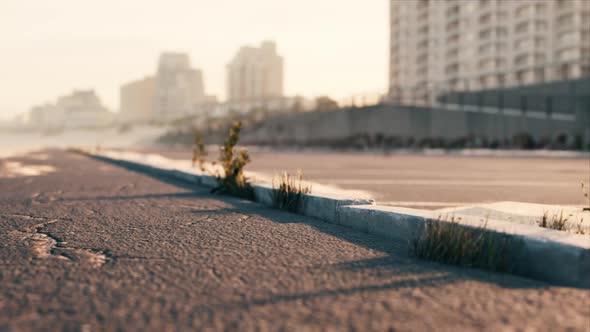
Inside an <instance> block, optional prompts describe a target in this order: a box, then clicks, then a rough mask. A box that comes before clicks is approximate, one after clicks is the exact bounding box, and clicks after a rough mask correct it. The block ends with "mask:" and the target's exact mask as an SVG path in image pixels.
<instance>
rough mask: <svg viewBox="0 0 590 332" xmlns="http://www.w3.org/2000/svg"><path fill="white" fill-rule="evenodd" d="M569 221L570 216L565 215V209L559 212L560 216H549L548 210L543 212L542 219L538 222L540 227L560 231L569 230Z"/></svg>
mask: <svg viewBox="0 0 590 332" xmlns="http://www.w3.org/2000/svg"><path fill="white" fill-rule="evenodd" d="M567 221H568V217H564V216H563V211H561V212H560V213H559V217H558V216H557V214H554V215H552V216H551V218H549V214H548V213H547V212H545V213H543V216H542V217H541V220H539V221H538V222H537V224H538V225H539V227H543V228H549V229H555V230H558V231H566V230H567Z"/></svg>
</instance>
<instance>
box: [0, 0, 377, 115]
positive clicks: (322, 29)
mask: <svg viewBox="0 0 590 332" xmlns="http://www.w3.org/2000/svg"><path fill="white" fill-rule="evenodd" d="M387 20H388V1H387V0H292V1H280V0H248V1H245V0H232V1H230V0H210V1H205V0H192V1H191V0H187V1H178V0H166V1H151V0H141V1H140V0H100V1H86V0H51V1H44V0H0V77H1V79H0V117H3V118H6V117H9V116H13V115H14V114H17V113H19V112H24V111H27V110H28V109H29V108H30V107H31V106H32V105H34V104H39V103H43V102H46V101H51V102H54V101H55V99H56V98H57V97H58V96H59V95H63V94H67V93H69V92H70V91H71V90H72V89H74V88H81V89H86V88H94V89H95V90H96V91H97V93H98V94H99V96H100V97H101V98H102V100H103V101H104V103H105V104H106V105H107V107H109V108H110V109H112V110H116V109H117V108H118V103H119V101H118V98H119V86H120V85H121V84H122V83H125V82H128V81H130V80H134V79H138V78H141V77H143V76H145V75H148V74H152V73H153V72H154V71H155V68H156V62H157V57H158V55H159V53H160V52H162V51H182V52H187V53H188V54H189V55H190V57H191V61H192V64H193V66H194V67H197V68H200V69H202V70H203V73H204V77H205V89H206V92H207V93H210V94H215V95H217V96H218V97H219V98H222V99H223V98H224V97H225V76H226V75H225V74H226V73H225V64H226V63H227V62H228V61H229V60H230V58H231V57H232V56H233V54H234V53H235V52H236V51H237V49H238V48H239V47H240V46H241V45H245V44H251V45H256V44H258V43H259V42H260V41H262V40H264V39H274V40H275V41H276V42H277V44H278V50H279V53H280V54H282V55H283V56H284V57H285V92H286V94H288V95H294V94H302V95H306V96H315V95H318V94H323V93H325V94H329V95H332V96H333V97H341V96H344V95H348V94H351V93H359V92H363V91H372V92H374V91H385V88H386V81H387V47H388V30H387V26H388V24H387Z"/></svg>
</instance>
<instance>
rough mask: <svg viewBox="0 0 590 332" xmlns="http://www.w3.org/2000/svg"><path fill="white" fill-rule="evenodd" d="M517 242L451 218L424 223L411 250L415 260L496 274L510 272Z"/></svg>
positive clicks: (484, 227)
mask: <svg viewBox="0 0 590 332" xmlns="http://www.w3.org/2000/svg"><path fill="white" fill-rule="evenodd" d="M518 244H519V241H518V240H516V239H515V238H513V237H511V236H509V235H507V234H501V233H496V232H493V231H487V230H486V224H485V223H484V225H483V226H482V227H470V226H465V225H461V224H459V223H458V221H456V220H455V217H454V216H453V217H452V218H451V219H450V220H446V219H441V218H440V217H439V218H438V219H436V220H427V221H426V223H425V225H424V227H423V228H422V231H421V233H420V234H419V235H418V236H417V237H416V238H415V239H414V241H413V243H412V246H411V251H412V254H413V255H414V256H416V257H418V258H421V259H426V260H431V261H436V262H441V263H447V264H454V265H460V266H467V267H476V268H482V269H488V270H492V271H498V272H509V271H511V270H512V267H513V264H512V261H511V257H512V256H513V255H512V253H513V252H514V251H516V250H518V248H519V245H518Z"/></svg>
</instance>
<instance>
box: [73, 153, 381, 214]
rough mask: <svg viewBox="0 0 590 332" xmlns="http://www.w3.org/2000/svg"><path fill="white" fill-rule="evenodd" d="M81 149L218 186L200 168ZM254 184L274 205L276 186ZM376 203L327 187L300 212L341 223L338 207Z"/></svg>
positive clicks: (263, 200)
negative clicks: (154, 162) (147, 162)
mask: <svg viewBox="0 0 590 332" xmlns="http://www.w3.org/2000/svg"><path fill="white" fill-rule="evenodd" d="M80 153H83V154H85V155H87V156H89V157H92V158H95V159H98V160H102V161H105V162H109V163H112V164H116V165H121V166H124V167H126V168H129V169H133V170H138V171H142V172H146V173H149V174H154V175H157V176H162V177H165V178H172V179H175V180H179V181H183V182H188V183H191V184H197V185H202V186H205V187H209V188H215V187H216V186H217V180H216V179H215V177H213V176H211V175H207V174H202V173H201V172H200V171H198V170H188V169H186V168H185V169H182V170H181V169H179V168H174V167H162V165H149V164H146V163H142V162H138V161H133V160H126V159H122V158H116V157H113V156H109V155H108V154H107V153H88V152H82V151H80ZM252 186H253V187H254V196H255V201H256V202H258V203H261V204H263V205H266V206H270V207H272V206H273V205H274V189H273V188H272V184H271V183H269V182H257V183H254V184H253V185H252ZM373 203H374V202H373V200H372V199H357V198H352V197H349V195H347V194H346V193H344V192H342V193H341V192H326V191H325V190H324V191H323V192H322V191H321V192H320V193H319V194H310V195H305V197H304V199H303V204H302V207H301V211H300V214H302V215H305V216H309V217H314V218H317V219H321V220H323V221H326V222H329V223H334V224H336V223H338V222H337V219H338V209H339V208H340V207H342V206H349V205H367V204H373Z"/></svg>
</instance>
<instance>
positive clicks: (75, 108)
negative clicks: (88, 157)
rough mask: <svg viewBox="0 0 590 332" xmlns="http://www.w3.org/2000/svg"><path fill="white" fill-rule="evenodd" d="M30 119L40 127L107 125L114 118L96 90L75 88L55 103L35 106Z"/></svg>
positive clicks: (32, 123)
mask: <svg viewBox="0 0 590 332" xmlns="http://www.w3.org/2000/svg"><path fill="white" fill-rule="evenodd" d="M29 119H30V120H29V121H30V123H31V125H33V126H35V127H38V128H81V127H101V126H105V125H108V124H109V123H110V122H111V121H112V119H113V118H112V113H111V112H109V111H108V110H107V109H106V108H105V107H104V106H103V105H102V102H101V101H100V99H99V98H98V96H97V95H96V93H95V92H94V90H75V91H74V92H72V93H71V94H69V95H65V96H62V97H59V98H58V100H57V103H56V104H55V105H53V104H45V105H41V106H36V107H33V108H32V110H31V112H30V115H29Z"/></svg>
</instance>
